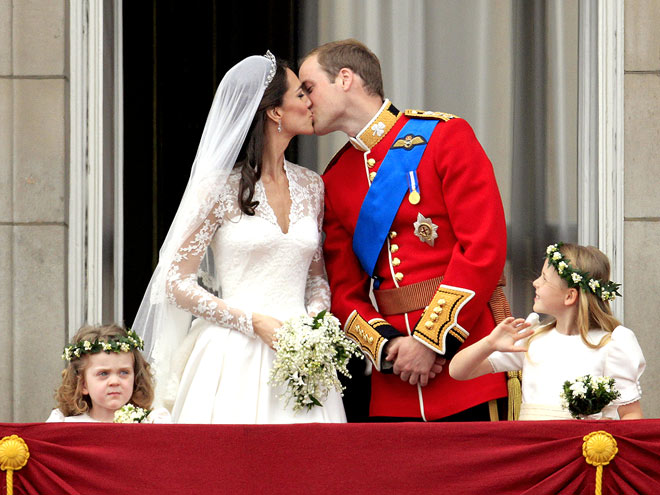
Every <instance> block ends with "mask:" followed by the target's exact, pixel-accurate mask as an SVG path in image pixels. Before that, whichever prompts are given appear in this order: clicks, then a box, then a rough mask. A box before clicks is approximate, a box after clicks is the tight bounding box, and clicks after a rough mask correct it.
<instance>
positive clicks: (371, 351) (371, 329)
mask: <svg viewBox="0 0 660 495" xmlns="http://www.w3.org/2000/svg"><path fill="white" fill-rule="evenodd" d="M383 325H387V326H388V327H390V325H389V324H388V323H387V322H386V321H385V320H371V322H369V323H367V321H366V320H365V319H364V318H362V317H361V316H360V315H359V314H358V312H357V311H353V312H352V313H351V314H350V316H349V317H348V320H346V325H344V330H345V331H346V336H347V337H349V338H351V339H352V340H354V341H355V342H357V343H358V345H359V346H360V349H362V352H364V355H365V356H367V357H368V358H369V360H370V361H371V362H372V363H373V365H374V366H375V367H376V369H377V370H378V371H381V363H382V353H383V348H384V347H385V344H386V343H387V342H388V341H387V339H386V338H385V337H383V336H382V335H381V334H380V333H378V331H377V330H376V328H377V327H378V326H383ZM390 328H391V327H390Z"/></svg>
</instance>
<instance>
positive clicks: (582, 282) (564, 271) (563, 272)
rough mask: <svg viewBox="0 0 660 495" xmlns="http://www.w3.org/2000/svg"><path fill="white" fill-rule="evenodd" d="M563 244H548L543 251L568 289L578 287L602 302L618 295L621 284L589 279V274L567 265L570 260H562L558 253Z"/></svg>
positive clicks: (562, 256)
mask: <svg viewBox="0 0 660 495" xmlns="http://www.w3.org/2000/svg"><path fill="white" fill-rule="evenodd" d="M562 245H563V243H561V242H558V243H556V244H550V245H549V246H548V248H547V249H546V250H545V257H546V258H547V259H548V263H549V264H550V265H552V266H554V267H555V270H557V273H558V274H559V276H560V277H561V278H563V279H564V280H566V282H567V283H568V286H569V287H579V288H581V289H582V290H583V291H585V292H591V293H592V294H594V295H595V296H596V297H598V298H600V299H601V300H603V301H611V300H613V299H614V298H615V297H616V296H621V294H619V287H621V284H617V283H614V282H612V281H611V280H609V281H607V282H603V281H601V280H596V279H594V278H591V277H589V273H587V272H583V271H582V270H578V269H577V268H573V267H572V266H571V265H569V262H570V260H569V259H567V258H564V255H563V254H562V253H561V252H560V251H559V248H561V247H562Z"/></svg>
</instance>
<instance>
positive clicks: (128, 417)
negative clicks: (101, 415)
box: [113, 402, 151, 423]
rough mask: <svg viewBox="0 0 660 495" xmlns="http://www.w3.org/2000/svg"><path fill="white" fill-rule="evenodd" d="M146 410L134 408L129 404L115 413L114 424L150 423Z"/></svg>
mask: <svg viewBox="0 0 660 495" xmlns="http://www.w3.org/2000/svg"><path fill="white" fill-rule="evenodd" d="M150 412H151V411H148V410H147V409H142V408H141V407H136V406H134V405H133V404H131V403H130V402H129V403H128V404H126V405H125V406H122V407H121V408H119V409H117V410H116V411H115V419H114V421H113V422H114V423H150V421H149V420H148V418H149V413H150Z"/></svg>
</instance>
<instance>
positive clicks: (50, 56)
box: [0, 0, 68, 422]
mask: <svg viewBox="0 0 660 495" xmlns="http://www.w3.org/2000/svg"><path fill="white" fill-rule="evenodd" d="M66 14H67V9H66V1H65V0H13V1H12V0H0V253H2V254H1V255H0V353H1V357H0V421H17V422H27V421H42V420H43V419H44V418H45V417H46V416H47V415H48V413H49V410H50V409H51V408H52V407H53V405H54V404H53V399H52V395H53V391H54V389H55V387H56V386H57V384H58V382H59V376H60V370H61V369H62V360H61V358H60V354H61V348H62V346H63V344H64V340H65V328H66V314H65V308H66V245H67V223H66V206H67V167H66V164H67V149H66V148H67V118H68V110H67V108H68V81H67V77H66V71H67V69H66V67H67V56H66V53H67V52H66V38H67V21H66Z"/></svg>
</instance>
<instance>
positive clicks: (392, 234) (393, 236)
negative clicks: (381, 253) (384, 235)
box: [390, 231, 399, 239]
mask: <svg viewBox="0 0 660 495" xmlns="http://www.w3.org/2000/svg"><path fill="white" fill-rule="evenodd" d="M397 235H399V234H397V233H396V232H394V231H392V232H390V239H394V238H395V237H396V236H397Z"/></svg>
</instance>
